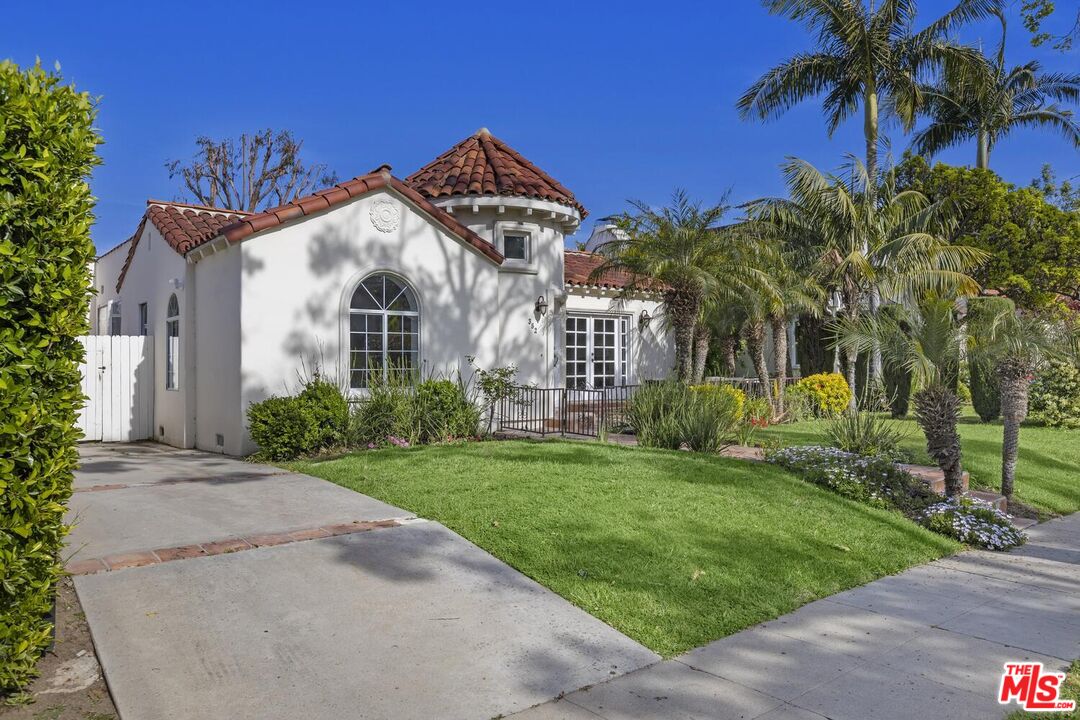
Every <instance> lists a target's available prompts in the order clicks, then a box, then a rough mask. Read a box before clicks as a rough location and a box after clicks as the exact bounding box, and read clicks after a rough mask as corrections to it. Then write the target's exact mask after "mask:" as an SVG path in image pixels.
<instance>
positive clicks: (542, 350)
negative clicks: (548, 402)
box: [454, 198, 576, 386]
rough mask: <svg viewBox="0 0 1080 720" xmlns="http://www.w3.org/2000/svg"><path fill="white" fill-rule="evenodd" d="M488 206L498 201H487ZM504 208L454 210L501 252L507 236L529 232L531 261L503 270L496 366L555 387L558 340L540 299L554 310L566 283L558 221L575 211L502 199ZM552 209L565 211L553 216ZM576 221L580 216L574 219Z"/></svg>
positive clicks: (512, 263) (496, 313) (495, 314)
mask: <svg viewBox="0 0 1080 720" xmlns="http://www.w3.org/2000/svg"><path fill="white" fill-rule="evenodd" d="M488 200H489V202H495V201H496V199H494V198H488ZM498 200H499V201H500V204H495V205H491V204H487V205H478V206H476V207H475V209H474V208H473V207H471V206H467V205H466V206H458V207H455V208H454V210H455V217H456V218H457V219H458V220H459V221H460V222H462V223H463V224H464V225H465V226H466V227H468V228H469V229H470V230H472V231H473V232H475V233H476V234H477V235H479V236H480V237H482V238H484V239H485V240H488V242H491V243H492V244H493V245H495V246H496V247H498V248H499V250H500V251H501V250H502V246H501V243H500V238H501V237H502V234H503V233H504V232H508V231H509V232H518V233H520V232H525V233H528V234H529V236H530V240H531V248H530V252H531V258H530V260H529V262H528V263H515V261H511V260H508V261H506V262H504V263H503V265H502V266H501V267H500V268H499V274H498V275H499V298H498V310H497V311H493V319H494V321H495V323H496V328H497V333H498V337H499V344H498V356H497V358H496V364H497V365H499V366H505V365H510V364H513V365H515V366H516V367H517V369H518V374H517V379H518V382H520V383H522V384H530V383H535V384H537V385H540V386H551V385H553V384H554V383H555V380H556V372H557V366H556V360H555V351H556V342H557V338H556V337H555V332H554V327H553V326H552V323H551V315H550V313H549V315H548V317H540V316H539V315H538V314H537V313H536V310H535V308H536V301H537V299H538V298H539V297H541V296H543V297H544V299H545V300H546V301H547V302H548V306H549V308H552V309H554V307H555V298H557V297H558V296H559V295H560V294H561V287H562V284H563V244H564V235H563V226H564V223H563V221H561V220H560V219H559V218H560V217H566V216H567V214H570V213H573V210H572V209H571V208H562V207H561V206H556V205H553V204H552V203H545V202H540V201H534V200H529V199H527V198H498ZM551 208H561V212H556V217H554V218H553V217H551V214H552V210H551ZM575 217H576V215H575Z"/></svg>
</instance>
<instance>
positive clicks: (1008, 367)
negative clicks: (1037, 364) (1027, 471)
mask: <svg viewBox="0 0 1080 720" xmlns="http://www.w3.org/2000/svg"><path fill="white" fill-rule="evenodd" d="M997 374H998V383H999V386H1000V388H1001V420H1002V425H1003V433H1002V441H1001V494H1002V495H1004V496H1005V499H1006V501H1007V502H1012V496H1013V487H1014V485H1015V483H1016V458H1017V453H1018V451H1019V449H1020V423H1022V422H1024V419H1025V418H1027V412H1028V378H1029V377H1030V375H1031V368H1030V367H1028V366H1027V365H1026V364H1025V363H1022V362H1003V363H1001V364H1000V365H998V368H997Z"/></svg>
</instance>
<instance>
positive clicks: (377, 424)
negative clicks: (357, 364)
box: [349, 374, 420, 447]
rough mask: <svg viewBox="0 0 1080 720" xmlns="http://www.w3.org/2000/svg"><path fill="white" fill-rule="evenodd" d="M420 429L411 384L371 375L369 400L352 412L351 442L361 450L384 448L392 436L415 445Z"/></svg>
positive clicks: (367, 398)
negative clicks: (365, 448)
mask: <svg viewBox="0 0 1080 720" xmlns="http://www.w3.org/2000/svg"><path fill="white" fill-rule="evenodd" d="M419 426H420V421H419V419H418V418H417V417H416V403H415V402H413V388H412V387H411V386H410V385H409V383H408V382H407V381H406V380H403V379H401V378H398V377H397V376H396V375H394V374H391V375H390V376H389V377H388V378H386V379H382V378H381V377H380V376H379V375H377V374H372V375H371V382H370V385H369V387H368V393H367V397H365V398H363V399H362V400H361V401H360V402H358V403H357V404H356V408H355V410H354V411H353V414H352V420H351V423H350V429H349V440H350V443H351V444H353V445H357V446H360V447H381V446H382V445H385V444H386V443H387V441H388V438H392V437H393V438H399V439H401V440H404V441H406V442H408V443H410V444H414V443H416V442H418V441H419V436H420V430H419Z"/></svg>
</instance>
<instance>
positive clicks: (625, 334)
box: [562, 312, 634, 390]
mask: <svg viewBox="0 0 1080 720" xmlns="http://www.w3.org/2000/svg"><path fill="white" fill-rule="evenodd" d="M570 320H584V321H585V343H586V344H585V355H586V357H585V360H584V361H582V360H577V359H576V358H573V359H572V358H570V349H571V346H570V345H568V344H567V337H566V335H567V329H566V325H567V323H568V322H569V321H570ZM597 320H614V321H615V331H614V332H615V373H614V382H615V384H614V385H609V386H607V387H621V386H623V385H627V384H629V383H630V382H631V381H632V379H633V378H632V376H633V373H632V372H631V368H632V367H633V342H634V340H633V336H632V334H631V330H632V328H633V322H632V320H633V316H631V315H626V314H623V313H589V312H571V313H567V314H566V316H565V317H564V319H563V322H562V334H563V336H562V344H563V357H564V361H563V367H564V371H563V387H566V388H570V378H571V375H570V363H571V362H584V363H585V376H584V377H585V389H590V390H595V389H606V388H597V387H596V386H595V379H596V375H595V373H594V366H593V363H594V362H595V357H594V353H595V352H596V347H595V342H596V336H595V335H596V331H595V329H594V326H595V323H596V321H597ZM573 347H574V349H577V348H578V346H573ZM574 377H580V376H578V375H574Z"/></svg>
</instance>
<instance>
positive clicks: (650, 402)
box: [627, 380, 741, 452]
mask: <svg viewBox="0 0 1080 720" xmlns="http://www.w3.org/2000/svg"><path fill="white" fill-rule="evenodd" d="M732 390H734V388H732ZM740 400H741V398H740V397H739V395H738V394H737V392H727V391H723V390H720V391H714V390H706V391H701V390H692V389H691V388H689V387H688V386H686V385H684V384H683V383H681V382H678V381H676V380H668V381H665V382H661V383H650V384H648V385H646V386H644V387H642V388H640V389H639V390H638V391H637V393H635V394H634V397H633V398H632V399H631V400H630V403H629V407H628V410H627V419H628V421H629V423H630V425H631V426H632V427H633V428H634V431H635V432H636V433H637V438H638V443H639V444H641V445H643V446H645V447H658V448H665V449H668V450H678V449H679V448H681V447H683V446H686V447H688V448H689V449H691V450H694V451H696V452H717V451H718V450H720V449H722V448H723V447H725V446H726V445H729V444H730V442H731V439H732V438H733V437H734V435H735V432H736V430H737V428H738V427H739V424H740V423H741V417H740V412H739V410H740V408H739V404H740Z"/></svg>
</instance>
